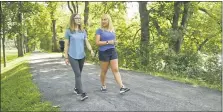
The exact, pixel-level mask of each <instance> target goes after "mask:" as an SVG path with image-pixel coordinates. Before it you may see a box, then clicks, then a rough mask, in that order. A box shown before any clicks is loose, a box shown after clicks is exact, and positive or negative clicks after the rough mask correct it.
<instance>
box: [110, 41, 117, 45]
mask: <svg viewBox="0 0 223 112" xmlns="http://www.w3.org/2000/svg"><path fill="white" fill-rule="evenodd" d="M117 43H118V41H116V40H109V41H108V44H112V45H117Z"/></svg>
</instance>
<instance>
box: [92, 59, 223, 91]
mask: <svg viewBox="0 0 223 112" xmlns="http://www.w3.org/2000/svg"><path fill="white" fill-rule="evenodd" d="M89 62H91V61H89ZM121 69H123V70H132V71H136V72H141V73H146V74H149V75H153V76H157V77H162V78H164V79H167V80H172V81H176V82H182V83H185V84H190V85H193V86H194V87H197V86H200V87H207V88H210V89H214V90H218V91H222V85H221V83H220V84H217V85H216V84H210V83H207V82H205V81H203V80H198V79H193V78H187V77H183V76H182V75H173V74H169V73H161V72H145V71H142V70H133V69H129V68H121Z"/></svg>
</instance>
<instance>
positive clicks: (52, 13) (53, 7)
mask: <svg viewBox="0 0 223 112" xmlns="http://www.w3.org/2000/svg"><path fill="white" fill-rule="evenodd" d="M47 4H48V6H47V7H48V9H49V10H50V16H51V20H52V33H53V36H52V43H53V44H52V51H53V52H58V51H59V49H58V44H57V32H56V10H57V6H58V3H57V2H47Z"/></svg>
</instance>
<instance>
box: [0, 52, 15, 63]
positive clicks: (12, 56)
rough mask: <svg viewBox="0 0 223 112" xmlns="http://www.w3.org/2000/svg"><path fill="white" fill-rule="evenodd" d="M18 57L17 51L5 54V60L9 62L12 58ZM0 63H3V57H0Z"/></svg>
mask: <svg viewBox="0 0 223 112" xmlns="http://www.w3.org/2000/svg"><path fill="white" fill-rule="evenodd" d="M16 58H18V54H17V53H11V54H9V55H6V62H7V63H8V62H11V61H13V60H14V59H16ZM1 64H3V57H1Z"/></svg>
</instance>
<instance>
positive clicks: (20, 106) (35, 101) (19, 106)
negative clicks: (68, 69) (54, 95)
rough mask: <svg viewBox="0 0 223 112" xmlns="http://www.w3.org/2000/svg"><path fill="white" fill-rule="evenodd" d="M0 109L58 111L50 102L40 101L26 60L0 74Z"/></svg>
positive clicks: (39, 95)
mask: <svg viewBox="0 0 223 112" xmlns="http://www.w3.org/2000/svg"><path fill="white" fill-rule="evenodd" d="M1 111H59V109H58V108H54V107H52V104H51V103H50V102H42V101H41V94H40V92H39V89H38V87H37V86H36V85H35V84H34V83H33V82H32V75H31V74H30V67H29V64H28V63H27V62H26V61H22V62H19V63H17V64H16V65H15V67H13V69H11V70H8V71H6V72H4V73H3V74H2V75H1Z"/></svg>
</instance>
